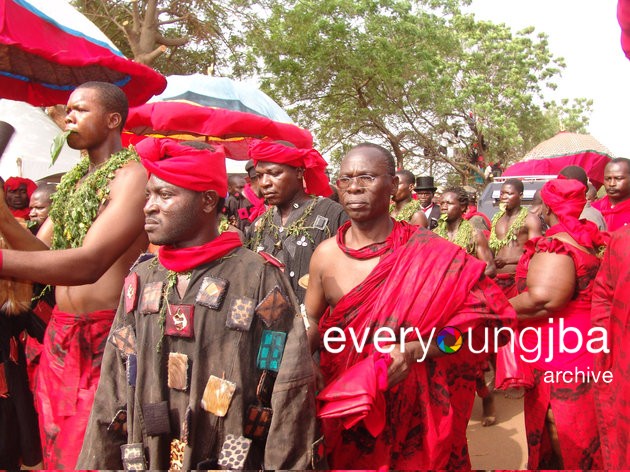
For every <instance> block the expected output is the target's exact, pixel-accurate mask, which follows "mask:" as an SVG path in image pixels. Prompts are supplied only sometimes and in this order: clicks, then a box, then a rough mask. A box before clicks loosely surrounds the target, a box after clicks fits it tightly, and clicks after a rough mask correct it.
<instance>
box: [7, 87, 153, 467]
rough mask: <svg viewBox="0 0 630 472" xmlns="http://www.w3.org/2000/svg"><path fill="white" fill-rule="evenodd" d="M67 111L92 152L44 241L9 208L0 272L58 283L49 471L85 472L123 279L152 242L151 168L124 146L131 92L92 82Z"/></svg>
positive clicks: (49, 338)
mask: <svg viewBox="0 0 630 472" xmlns="http://www.w3.org/2000/svg"><path fill="white" fill-rule="evenodd" d="M66 111H67V116H66V128H67V129H68V130H69V131H72V133H70V135H69V136H68V138H67V140H68V145H69V146H70V147H72V148H74V149H85V150H86V151H87V155H86V156H85V157H84V158H83V159H82V160H81V161H80V162H79V163H78V164H77V166H76V167H75V168H74V169H72V170H71V171H70V172H68V173H67V174H66V175H65V176H64V177H63V178H62V179H61V183H60V184H59V187H58V189H57V193H56V198H55V199H54V202H53V205H52V208H51V210H50V217H49V218H48V220H46V222H45V223H44V224H43V225H42V227H41V229H40V230H39V231H38V233H37V238H36V237H35V236H33V235H32V234H31V232H30V231H28V230H26V229H24V228H22V227H21V225H20V224H19V223H18V222H17V221H16V220H15V218H14V217H13V215H12V214H11V212H10V211H9V209H8V208H7V206H6V205H4V203H2V204H0V232H2V234H3V235H4V237H5V239H6V240H7V241H8V242H9V244H10V245H11V247H12V248H14V249H15V250H2V252H1V253H0V255H1V256H2V257H0V275H3V276H10V277H17V278H22V279H26V280H32V281H34V282H39V283H42V284H44V285H52V286H55V287H56V288H55V297H56V303H57V305H56V306H55V308H54V310H53V313H52V317H51V318H50V321H49V323H48V327H47V328H46V334H45V335H44V347H43V352H42V355H41V361H40V365H39V368H38V370H37V385H36V390H35V393H36V403H37V409H38V416H39V422H40V432H41V434H42V447H43V452H44V468H45V469H74V468H75V465H76V459H77V456H78V454H79V449H80V447H81V442H82V441H83V435H84V432H85V426H86V424H87V420H88V416H89V413H90V409H91V408H92V402H93V400H94V393H95V392H96V385H97V383H98V379H99V375H100V367H101V358H102V355H103V349H104V341H105V338H106V337H107V334H108V333H109V329H110V327H111V323H112V320H113V319H114V314H115V309H116V306H118V300H119V299H120V291H121V290H122V286H123V280H124V278H125V275H126V274H127V273H128V272H129V267H131V264H133V261H135V260H136V259H137V258H138V256H139V255H140V254H141V253H142V252H143V251H144V250H145V249H146V247H147V244H148V240H147V236H146V233H145V232H144V228H143V222H144V218H143V215H142V207H143V205H144V201H145V195H144V186H145V184H146V180H147V177H146V172H145V171H144V168H143V167H142V165H141V164H140V162H138V161H139V159H138V156H137V155H136V153H135V151H133V150H130V149H125V148H123V147H122V142H121V130H122V127H123V126H124V123H125V119H126V117H127V111H128V103H127V97H126V96H125V94H124V92H123V91H122V90H121V89H120V88H118V87H116V86H115V85H112V84H109V83H103V82H87V83H85V84H83V85H81V86H79V87H77V89H76V90H75V91H74V92H72V94H71V95H70V98H69V100H68V104H67V107H66ZM0 200H2V201H4V198H2V199H0ZM51 249H53V250H51Z"/></svg>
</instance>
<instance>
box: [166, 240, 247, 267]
mask: <svg viewBox="0 0 630 472" xmlns="http://www.w3.org/2000/svg"><path fill="white" fill-rule="evenodd" d="M242 245H243V243H242V242H241V238H240V237H239V236H238V233H235V232H232V231H226V232H224V233H221V234H220V235H219V236H218V237H217V238H215V239H213V240H212V241H210V242H208V243H206V244H203V245H202V246H195V247H185V248H181V249H179V248H173V247H170V246H160V249H158V259H159V260H160V263H161V264H162V265H163V266H164V267H166V268H167V269H168V270H173V271H175V272H186V271H188V270H191V269H194V268H195V267H197V266H200V265H201V264H205V263H207V262H211V261H214V260H216V259H219V258H220V257H223V256H225V255H226V254H228V253H230V252H231V251H232V250H234V249H236V248H237V247H240V246H242Z"/></svg>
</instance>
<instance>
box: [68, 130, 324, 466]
mask: <svg viewBox="0 0 630 472" xmlns="http://www.w3.org/2000/svg"><path fill="white" fill-rule="evenodd" d="M137 149H138V153H139V154H140V156H141V157H142V163H143V165H144V166H145V167H146V169H147V172H148V173H149V181H148V183H147V186H146V204H145V206H144V213H145V229H146V231H147V233H148V235H149V240H150V241H151V243H153V244H156V245H160V248H159V250H158V254H157V257H151V258H149V259H148V260H145V261H142V262H140V263H139V264H137V266H135V267H134V268H133V269H132V271H131V273H130V274H129V275H128V276H127V278H126V279H125V284H124V288H123V295H122V297H121V300H120V305H119V307H118V312H117V314H116V318H115V320H114V323H113V326H112V330H111V334H110V336H109V339H108V343H107V347H106V348H105V355H104V356H103V376H101V381H100V383H99V386H98V391H97V393H96V400H95V402H94V408H93V410H92V416H91V418H90V423H89V425H88V428H87V433H86V436H85V441H84V444H83V449H82V451H81V456H80V458H79V462H78V465H77V467H78V468H81V469H122V468H124V469H126V470H131V469H137V468H140V469H143V470H160V469H161V470H167V469H168V470H180V469H182V470H190V469H200V470H209V469H212V470H214V469H221V468H223V469H251V470H266V469H270V470H275V469H288V470H303V469H310V468H312V467H318V466H320V464H319V463H318V461H317V458H316V457H314V456H313V447H312V446H313V444H314V443H316V439H317V438H316V435H315V433H316V427H315V426H316V425H315V411H314V407H315V398H314V392H315V388H314V387H315V385H314V375H313V368H312V363H311V361H310V353H309V350H308V345H307V344H308V343H307V338H306V335H305V329H304V323H303V321H302V318H301V317H300V316H297V315H296V313H297V304H296V301H295V297H294V295H293V293H292V291H291V288H290V287H289V285H288V283H287V281H286V279H285V278H284V277H283V276H282V274H281V273H280V270H278V268H277V267H276V266H275V265H273V264H271V263H268V262H266V261H265V259H263V258H262V257H261V256H259V255H257V254H255V253H253V252H252V251H249V250H247V249H245V248H243V247H242V244H241V241H240V239H239V237H238V235H237V234H236V233H234V232H229V231H227V232H223V233H221V235H219V232H218V218H217V216H218V214H219V212H220V211H221V207H222V206H223V195H225V194H226V192H227V185H226V172H225V155H224V153H223V150H222V148H221V147H214V149H213V150H212V151H210V150H205V149H204V150H198V149H193V148H191V147H189V146H186V145H183V144H179V143H177V142H175V141H172V140H169V139H164V140H154V139H151V138H147V139H145V140H143V141H142V142H140V143H139V144H138V145H137ZM314 449H315V450H316V449H317V448H314Z"/></svg>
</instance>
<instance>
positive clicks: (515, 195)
mask: <svg viewBox="0 0 630 472" xmlns="http://www.w3.org/2000/svg"><path fill="white" fill-rule="evenodd" d="M499 201H500V202H501V203H504V204H505V209H506V210H513V209H514V208H518V207H519V206H521V194H520V192H519V191H518V190H517V189H516V188H514V186H513V185H510V184H505V185H503V186H502V187H501V194H500V196H499Z"/></svg>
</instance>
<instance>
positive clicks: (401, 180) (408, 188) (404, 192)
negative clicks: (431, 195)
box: [392, 174, 414, 202]
mask: <svg viewBox="0 0 630 472" xmlns="http://www.w3.org/2000/svg"><path fill="white" fill-rule="evenodd" d="M396 176H397V177H398V187H397V188H396V193H395V194H394V196H393V197H392V200H394V201H395V202H404V201H405V200H409V199H410V198H411V192H412V191H413V185H414V184H413V182H408V181H407V179H406V177H405V176H404V175H401V174H396Z"/></svg>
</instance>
